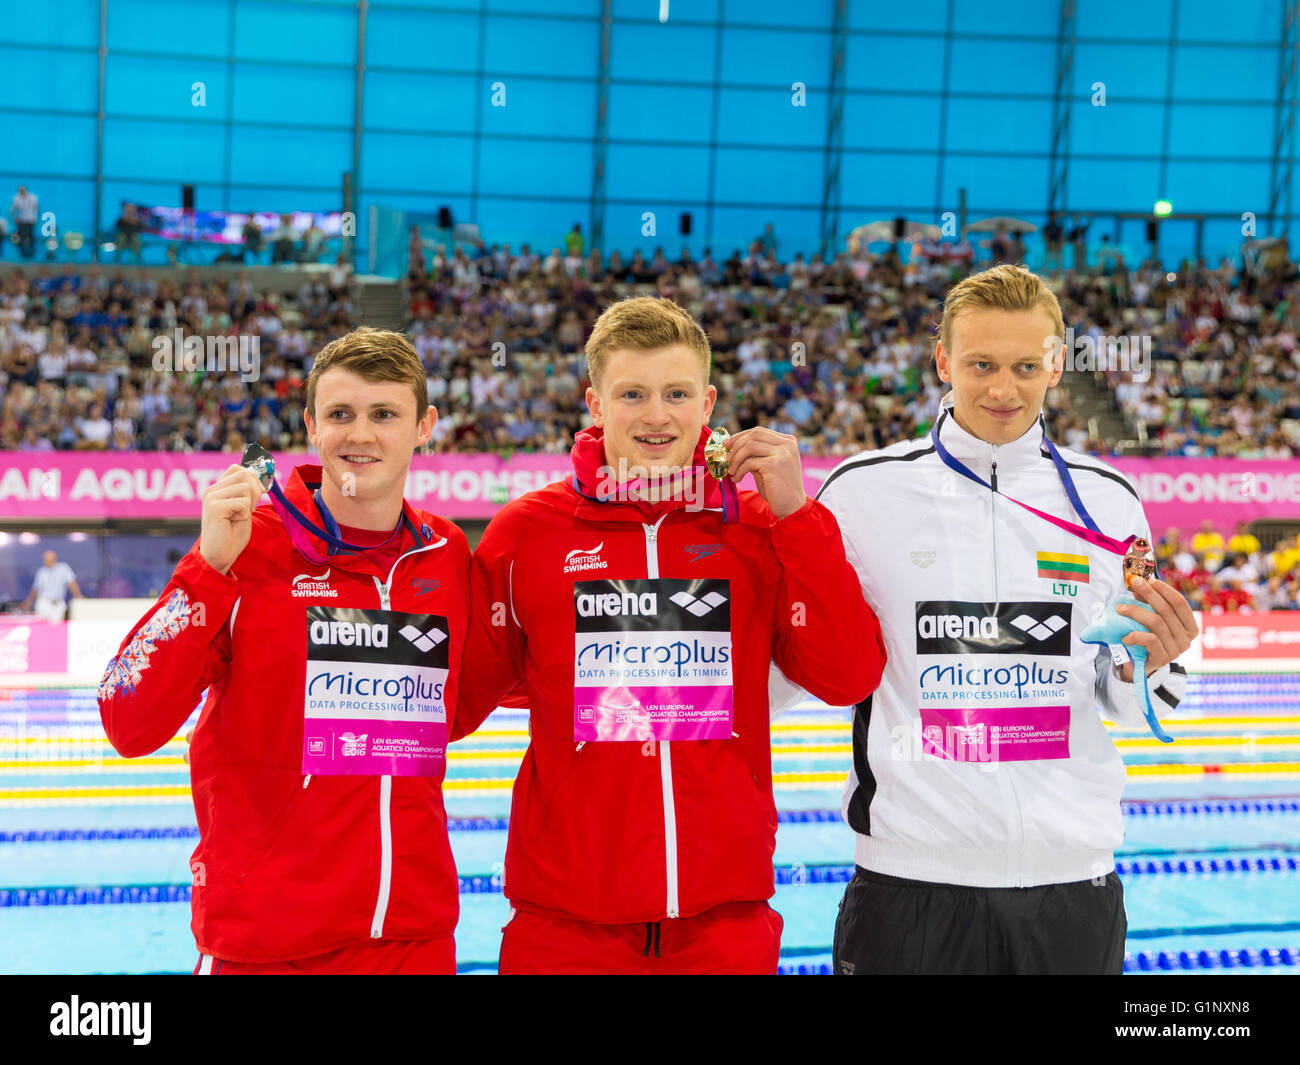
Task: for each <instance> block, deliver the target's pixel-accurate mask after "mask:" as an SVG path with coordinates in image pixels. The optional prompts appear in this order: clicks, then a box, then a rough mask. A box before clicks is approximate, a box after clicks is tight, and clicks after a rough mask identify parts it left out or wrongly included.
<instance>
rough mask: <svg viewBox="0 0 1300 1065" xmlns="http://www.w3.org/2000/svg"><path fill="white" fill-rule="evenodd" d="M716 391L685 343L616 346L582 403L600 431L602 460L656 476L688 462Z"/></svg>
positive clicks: (684, 465) (711, 410) (709, 412)
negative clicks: (642, 347) (643, 347)
mask: <svg viewBox="0 0 1300 1065" xmlns="http://www.w3.org/2000/svg"><path fill="white" fill-rule="evenodd" d="M717 396H718V390H717V389H716V388H714V387H713V386H712V385H711V384H709V383H708V381H707V380H706V378H705V373H704V369H703V367H702V366H701V365H700V356H699V355H698V354H697V353H696V352H695V351H693V350H692V349H691V348H690V347H688V346H687V345H686V344H671V345H669V346H667V347H663V348H652V349H650V350H647V351H640V350H637V349H635V348H619V349H617V350H614V351H611V352H609V353H608V354H607V355H606V356H605V361H604V366H603V368H602V371H601V375H600V380H599V381H598V382H594V383H593V387H591V388H588V389H587V407H588V408H589V409H590V410H591V417H592V420H593V421H594V422H595V424H596V426H597V427H598V428H601V429H604V430H605V462H606V463H607V464H608V465H610V466H612V467H614V468H615V469H617V468H618V466H619V463H620V460H622V461H625V462H626V463H627V465H628V467H630V468H632V469H633V470H635V471H636V472H638V473H639V472H640V470H644V471H645V473H646V474H648V475H649V476H651V477H660V476H663V475H665V474H666V473H667V471H668V470H669V469H672V468H676V469H682V468H685V467H687V466H689V465H690V464H691V459H692V458H693V457H694V455H695V446H696V444H697V443H699V439H700V431H701V430H702V429H703V428H704V426H705V425H707V424H708V421H709V416H710V415H711V414H712V413H713V404H714V401H715V400H716V399H717ZM634 475H635V474H634Z"/></svg>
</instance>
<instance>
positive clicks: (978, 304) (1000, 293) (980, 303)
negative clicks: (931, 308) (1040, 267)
mask: <svg viewBox="0 0 1300 1065" xmlns="http://www.w3.org/2000/svg"><path fill="white" fill-rule="evenodd" d="M1038 307H1041V308H1043V310H1045V311H1046V312H1047V314H1048V317H1050V318H1051V319H1052V322H1053V325H1054V327H1055V329H1056V336H1057V339H1060V340H1064V339H1065V319H1064V318H1063V317H1062V316H1061V304H1060V301H1059V300H1058V299H1057V298H1056V293H1055V292H1053V291H1052V290H1051V289H1050V288H1048V287H1047V286H1046V285H1045V284H1043V279H1042V278H1041V277H1039V276H1038V275H1037V274H1035V273H1034V272H1033V271H1032V270H1026V269H1025V268H1024V267H1023V266H1012V265H1011V264H1009V263H1002V264H1001V265H999V266H993V267H990V268H989V269H987V270H981V271H980V272H979V273H978V274H971V275H970V276H969V277H965V278H962V280H960V281H958V282H957V284H955V285H953V287H952V290H951V291H950V292H949V293H948V298H947V299H946V300H944V301H943V319H942V320H941V321H940V322H939V343H941V344H942V345H943V347H944V350H945V351H947V350H949V345H950V343H951V340H952V326H953V321H954V319H955V318H956V317H957V316H958V315H959V314H962V313H964V312H966V311H973V310H979V309H991V310H999V311H1032V310H1035V309H1036V308H1038Z"/></svg>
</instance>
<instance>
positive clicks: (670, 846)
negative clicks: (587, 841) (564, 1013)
mask: <svg viewBox="0 0 1300 1065" xmlns="http://www.w3.org/2000/svg"><path fill="white" fill-rule="evenodd" d="M666 517H668V514H667V513H665V514H664V515H662V516H661V517H660V518H659V520H658V521H657V522H655V523H654V524H653V525H643V526H642V527H643V528H644V529H645V561H646V575H647V576H648V577H650V578H651V579H652V580H654V579H657V578H658V576H659V551H658V548H657V547H656V546H655V545H656V541H657V539H658V536H659V526H660V525H662V524H663V521H664V518H666ZM658 746H659V782H660V784H661V785H662V788H663V798H664V869H665V874H666V877H665V879H666V880H667V883H668V898H667V903H666V906H665V909H666V911H667V916H669V917H676V916H678V913H679V912H680V905H679V903H678V901H677V808H676V806H675V805H674V802H673V757H672V748H671V747H670V746H669V742H668V741H667V740H660V741H659V744H658Z"/></svg>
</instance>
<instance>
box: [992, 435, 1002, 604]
mask: <svg viewBox="0 0 1300 1065" xmlns="http://www.w3.org/2000/svg"><path fill="white" fill-rule="evenodd" d="M992 447H993V468H992V470H991V472H990V477H989V483H990V484H991V485H992V486H993V491H992V493H991V494H990V495H989V518H990V521H991V524H992V526H993V599H994V604H993V609H994V610H995V611H996V610H997V609H998V608H1000V607H1001V606H1002V593H1001V592H1000V591H999V590H998V445H997V444H993V445H992Z"/></svg>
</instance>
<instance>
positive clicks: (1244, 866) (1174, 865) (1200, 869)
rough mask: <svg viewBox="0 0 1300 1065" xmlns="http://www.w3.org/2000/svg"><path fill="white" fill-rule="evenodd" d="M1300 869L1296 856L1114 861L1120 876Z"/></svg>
mask: <svg viewBox="0 0 1300 1065" xmlns="http://www.w3.org/2000/svg"><path fill="white" fill-rule="evenodd" d="M1296 869H1300V859H1296V858H1194V859H1187V858H1179V859H1178V860H1177V861H1174V860H1173V859H1172V858H1165V859H1163V860H1161V861H1155V860H1154V859H1146V860H1145V861H1143V860H1138V861H1128V860H1126V859H1122V858H1121V859H1120V860H1119V861H1117V862H1116V863H1115V872H1117V873H1119V875H1120V876H1143V875H1147V874H1157V875H1163V874H1166V873H1272V872H1294V871H1295V870H1296Z"/></svg>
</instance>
